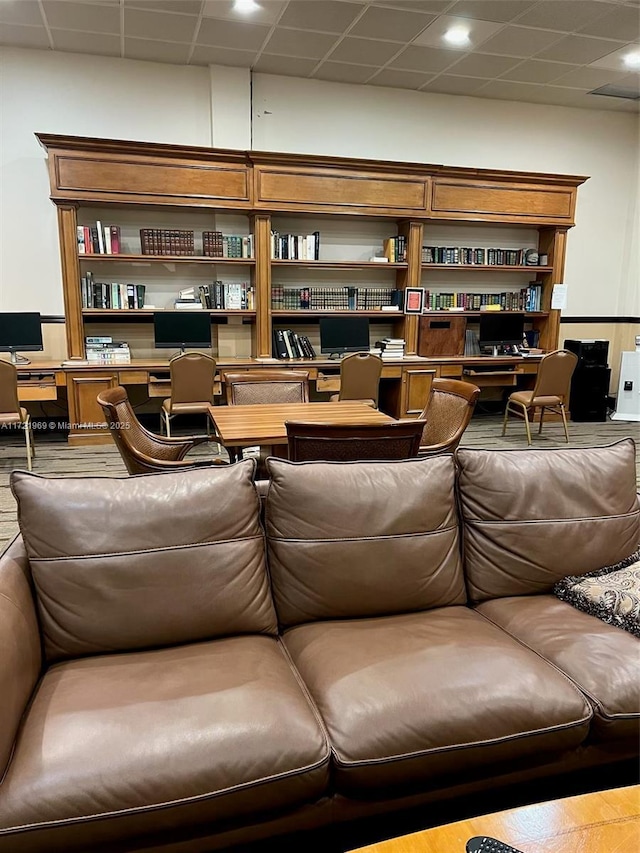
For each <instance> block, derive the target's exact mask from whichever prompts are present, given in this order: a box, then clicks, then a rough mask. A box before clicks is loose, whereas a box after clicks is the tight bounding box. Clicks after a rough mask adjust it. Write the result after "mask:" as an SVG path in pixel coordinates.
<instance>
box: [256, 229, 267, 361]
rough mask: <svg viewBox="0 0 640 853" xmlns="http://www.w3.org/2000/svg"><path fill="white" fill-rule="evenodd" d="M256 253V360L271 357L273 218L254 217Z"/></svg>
mask: <svg viewBox="0 0 640 853" xmlns="http://www.w3.org/2000/svg"><path fill="white" fill-rule="evenodd" d="M253 233H254V245H255V253H256V278H255V281H256V358H269V357H270V356H271V217H270V216H269V215H268V214H266V213H258V214H256V215H255V216H254V217H253Z"/></svg>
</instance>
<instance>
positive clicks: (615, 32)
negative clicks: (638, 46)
mask: <svg viewBox="0 0 640 853" xmlns="http://www.w3.org/2000/svg"><path fill="white" fill-rule="evenodd" d="M580 32H581V33H586V34H588V35H594V36H600V37H601V38H610V39H620V41H632V40H633V39H637V38H640V9H638V8H635V7H632V6H616V7H615V8H612V9H611V11H610V12H609V14H608V15H605V16H604V17H603V18H598V20H597V21H595V22H594V23H589V24H586V26H584V27H582V28H581V29H580Z"/></svg>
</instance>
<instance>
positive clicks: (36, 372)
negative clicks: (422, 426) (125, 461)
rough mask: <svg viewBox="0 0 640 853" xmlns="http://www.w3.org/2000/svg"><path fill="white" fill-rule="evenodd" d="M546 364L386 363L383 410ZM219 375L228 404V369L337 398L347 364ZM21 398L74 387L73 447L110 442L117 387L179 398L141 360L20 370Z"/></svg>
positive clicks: (272, 363)
mask: <svg viewBox="0 0 640 853" xmlns="http://www.w3.org/2000/svg"><path fill="white" fill-rule="evenodd" d="M539 360H540V358H539V357H529V358H523V357H520V356H497V357H490V356H487V357H484V356H483V357H480V356H474V357H467V356H457V357H456V356H442V357H440V358H421V357H418V356H409V357H406V358H404V359H398V360H394V361H385V362H384V365H383V368H382V378H381V383H380V408H381V410H382V411H383V412H386V413H387V414H389V415H391V416H392V417H395V418H412V417H418V415H419V414H420V413H421V412H422V409H423V407H424V405H425V402H426V400H427V398H428V395H429V391H430V389H431V383H432V381H433V379H434V378H436V377H442V378H453V379H462V380H464V381H468V382H472V383H473V384H475V385H478V386H479V387H480V388H488V387H495V386H504V387H511V386H514V385H516V384H518V385H520V386H521V387H526V386H527V385H531V384H532V382H533V381H534V377H535V374H536V372H537V369H538V363H539ZM216 362H217V367H218V373H217V375H216V379H215V382H214V387H213V389H212V391H213V395H214V397H217V398H219V399H220V398H221V395H222V387H221V382H220V374H221V373H222V372H224V371H225V370H229V371H231V370H233V371H238V370H255V371H260V370H273V369H274V368H278V369H285V370H286V369H297V370H307V371H308V372H309V379H310V381H311V382H312V383H313V384H314V385H315V388H316V390H317V391H318V392H320V393H325V392H326V393H336V392H337V391H338V390H339V388H340V362H339V361H335V360H332V359H329V358H318V359H290V360H286V361H281V360H277V359H261V360H258V359H252V358H227V359H216ZM18 376H19V381H18V395H19V398H20V400H21V401H23V402H29V401H39V400H55V399H56V398H57V397H58V395H59V392H60V391H61V389H63V388H66V397H67V400H68V406H69V424H70V431H69V441H70V443H73V444H100V443H103V442H106V441H109V440H110V436H109V432H108V430H107V429H106V426H105V424H104V415H103V412H102V409H101V408H100V406H99V405H98V403H97V399H96V398H97V396H98V394H99V393H100V392H101V391H105V390H106V389H108V388H115V387H116V386H117V385H124V386H125V387H127V386H140V385H144V386H146V388H147V393H148V395H149V396H150V397H155V398H162V399H164V398H166V397H168V396H169V395H170V393H171V383H170V380H169V362H168V361H167V360H160V359H133V360H132V361H131V362H129V363H128V364H105V365H96V364H86V363H82V362H78V363H77V364H75V363H72V362H64V364H61V363H60V362H54V361H47V360H43V359H41V360H36V359H34V360H33V361H32V362H31V363H30V364H27V365H19V367H18Z"/></svg>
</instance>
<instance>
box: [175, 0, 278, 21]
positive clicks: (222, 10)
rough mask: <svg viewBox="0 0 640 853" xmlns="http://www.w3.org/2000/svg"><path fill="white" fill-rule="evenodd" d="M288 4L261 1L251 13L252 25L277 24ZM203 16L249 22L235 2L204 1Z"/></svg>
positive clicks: (222, 0)
mask: <svg viewBox="0 0 640 853" xmlns="http://www.w3.org/2000/svg"><path fill="white" fill-rule="evenodd" d="M178 2H180V0H178ZM286 4H287V0H260V3H259V7H258V8H257V9H256V10H255V11H253V12H252V13H251V23H252V24H275V22H276V21H277V20H278V17H279V15H280V13H281V12H282V9H283V7H284V6H286ZM202 14H203V15H204V17H205V18H223V19H226V20H230V21H247V15H243V14H242V12H238V10H237V9H236V8H235V3H234V0H204V6H203V7H202Z"/></svg>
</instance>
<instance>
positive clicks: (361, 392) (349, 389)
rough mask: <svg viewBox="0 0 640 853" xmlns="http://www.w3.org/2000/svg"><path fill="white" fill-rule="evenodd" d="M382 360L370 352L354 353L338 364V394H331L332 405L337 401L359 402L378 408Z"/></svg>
mask: <svg viewBox="0 0 640 853" xmlns="http://www.w3.org/2000/svg"><path fill="white" fill-rule="evenodd" d="M382 364H383V362H382V359H381V358H380V356H378V355H373V353H370V352H354V353H351V355H347V356H345V357H344V358H343V359H342V361H341V362H340V393H339V394H333V395H332V397H331V398H330V399H331V402H332V403H335V402H338V401H339V400H360V401H362V402H363V403H370V404H371V405H372V406H373V407H374V409H377V408H378V390H379V386H380V374H381V373H382Z"/></svg>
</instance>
